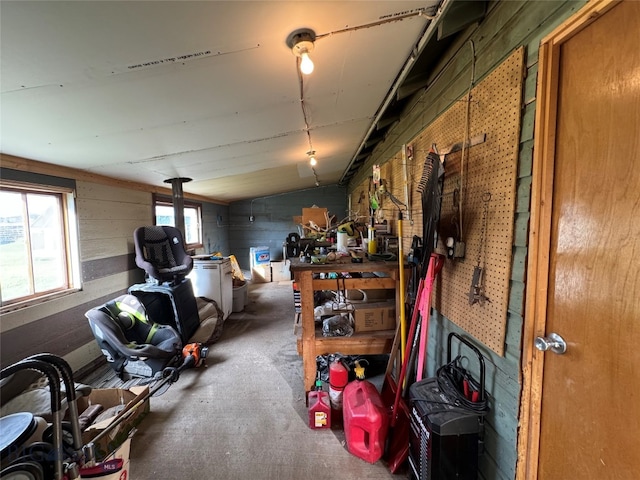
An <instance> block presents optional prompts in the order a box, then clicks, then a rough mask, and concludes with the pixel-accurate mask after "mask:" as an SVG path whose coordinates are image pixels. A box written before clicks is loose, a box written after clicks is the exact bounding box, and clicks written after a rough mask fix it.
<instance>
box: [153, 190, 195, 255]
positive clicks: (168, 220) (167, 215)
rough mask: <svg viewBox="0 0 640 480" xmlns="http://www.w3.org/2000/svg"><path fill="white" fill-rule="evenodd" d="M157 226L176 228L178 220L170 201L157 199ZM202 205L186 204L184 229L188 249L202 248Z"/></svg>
mask: <svg viewBox="0 0 640 480" xmlns="http://www.w3.org/2000/svg"><path fill="white" fill-rule="evenodd" d="M154 204H155V213H156V225H170V226H172V227H175V226H176V219H175V216H174V212H173V203H171V201H170V200H165V199H161V198H159V197H156V199H155V201H154ZM201 211H202V205H200V204H199V203H195V202H188V201H185V202H184V229H185V239H184V241H185V243H186V244H187V248H196V247H201V246H202V223H201V221H200V218H201Z"/></svg>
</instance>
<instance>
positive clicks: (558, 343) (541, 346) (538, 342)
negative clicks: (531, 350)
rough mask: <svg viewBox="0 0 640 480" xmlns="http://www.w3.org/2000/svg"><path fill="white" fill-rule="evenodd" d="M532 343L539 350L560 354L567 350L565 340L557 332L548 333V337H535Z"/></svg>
mask: <svg viewBox="0 0 640 480" xmlns="http://www.w3.org/2000/svg"><path fill="white" fill-rule="evenodd" d="M534 345H535V347H536V348H537V349H538V350H540V351H541V352H546V351H547V350H551V351H552V352H553V353H557V354H558V355H562V354H563V353H564V352H566V351H567V342H565V341H564V338H562V337H561V336H560V335H558V334H557V333H550V334H549V336H548V337H536V339H535V342H534Z"/></svg>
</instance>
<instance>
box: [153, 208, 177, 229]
mask: <svg viewBox="0 0 640 480" xmlns="http://www.w3.org/2000/svg"><path fill="white" fill-rule="evenodd" d="M175 224H176V220H175V218H174V217H173V207H170V206H168V205H156V225H168V226H170V227H174V226H175Z"/></svg>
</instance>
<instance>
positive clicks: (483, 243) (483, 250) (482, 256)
mask: <svg viewBox="0 0 640 480" xmlns="http://www.w3.org/2000/svg"><path fill="white" fill-rule="evenodd" d="M482 201H483V203H484V205H483V207H482V230H480V248H478V260H477V262H476V265H477V266H478V267H480V263H481V262H482V263H483V264H484V263H485V262H486V259H487V224H488V221H489V202H490V201H491V192H485V193H484V194H483V195H482ZM482 266H483V267H484V265H482Z"/></svg>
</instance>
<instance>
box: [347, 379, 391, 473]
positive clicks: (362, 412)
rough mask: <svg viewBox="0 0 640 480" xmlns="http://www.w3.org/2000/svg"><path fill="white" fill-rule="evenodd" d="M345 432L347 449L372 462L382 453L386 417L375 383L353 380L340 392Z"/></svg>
mask: <svg viewBox="0 0 640 480" xmlns="http://www.w3.org/2000/svg"><path fill="white" fill-rule="evenodd" d="M342 415H343V421H344V433H345V438H346V441H347V448H348V450H349V452H350V453H351V454H353V455H355V456H356V457H359V458H361V459H363V460H366V461H367V462H369V463H375V462H377V461H378V460H380V458H381V457H382V454H383V453H384V445H385V441H386V438H387V430H388V428H389V417H388V414H387V410H386V408H385V407H384V404H383V403H382V398H381V397H380V393H378V390H377V389H376V387H375V385H374V384H373V383H371V382H369V381H367V380H354V381H353V382H351V383H349V384H348V385H347V386H346V387H345V389H344V392H343V410H342Z"/></svg>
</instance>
